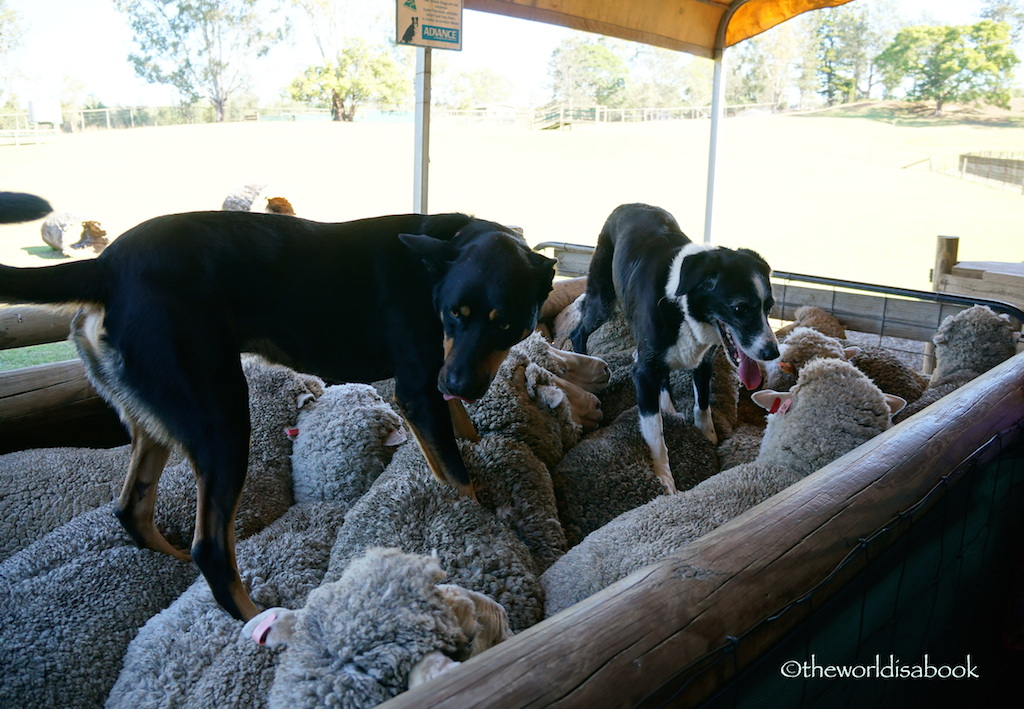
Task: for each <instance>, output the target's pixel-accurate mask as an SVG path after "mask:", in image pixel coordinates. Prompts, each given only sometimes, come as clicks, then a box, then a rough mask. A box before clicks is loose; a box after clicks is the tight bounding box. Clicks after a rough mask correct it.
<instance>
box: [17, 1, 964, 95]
mask: <svg viewBox="0 0 1024 709" xmlns="http://www.w3.org/2000/svg"><path fill="white" fill-rule="evenodd" d="M368 1H369V0H364V2H368ZM624 1H625V0H624ZM898 2H899V6H900V8H901V13H902V14H903V16H904V17H905V18H906V19H907V20H910V21H912V22H918V21H925V20H927V21H929V22H937V23H943V24H968V23H972V22H975V21H976V20H977V19H978V14H979V12H980V10H981V8H982V0H898ZM7 7H8V8H9V9H11V10H14V11H15V12H16V13H17V14H18V15H19V17H20V24H21V27H22V29H23V32H24V34H23V46H22V47H21V48H20V49H19V50H17V51H16V52H15V53H14V54H13V55H12V56H11V57H10V60H11V62H12V64H13V66H14V69H15V73H14V75H13V77H12V78H11V80H10V83H11V85H12V88H13V89H14V90H15V93H16V94H17V95H18V96H19V97H21V99H22V101H23V102H27V101H28V100H31V99H33V98H38V99H44V98H58V97H60V96H61V94H62V87H63V86H64V84H65V81H67V80H68V79H70V80H71V81H73V82H76V83H78V84H79V85H81V86H83V87H84V88H85V95H86V96H89V95H91V96H94V97H96V98H98V99H99V100H101V101H102V102H103V103H104V104H105V105H108V106H116V105H121V106H131V105H149V106H156V105H173V104H175V103H176V102H177V95H176V92H175V91H174V90H173V89H171V88H169V87H166V86H160V85H153V84H147V83H146V82H145V81H143V80H142V79H139V78H138V77H136V76H135V73H134V70H133V69H132V67H131V65H130V64H129V63H128V60H127V56H128V54H129V53H130V52H131V51H132V49H133V47H132V41H131V40H132V33H131V29H130V28H129V26H128V23H127V21H126V20H125V17H124V16H123V15H121V14H120V13H118V12H117V11H116V10H115V9H114V3H113V0H7ZM294 24H295V25H297V27H296V30H297V32H296V33H295V39H294V40H293V42H292V43H291V44H289V45H285V46H279V47H276V48H274V49H273V50H272V51H271V52H270V54H269V55H268V56H267V57H265V58H263V59H260V60H258V61H256V62H255V63H254V66H253V74H254V76H255V77H257V79H256V81H257V83H256V84H255V85H254V86H253V89H254V92H255V93H256V94H257V96H259V97H260V98H261V100H263V101H273V100H274V99H275V98H277V97H278V95H279V93H280V91H281V89H282V88H283V87H284V86H286V85H287V84H288V83H289V82H290V81H291V79H293V78H294V77H296V76H298V75H299V74H300V73H301V72H302V70H303V69H305V68H306V67H308V66H310V65H312V64H315V63H318V61H319V54H318V53H317V51H316V49H315V47H314V46H313V45H312V42H311V41H310V39H309V36H308V34H306V33H305V32H304V31H303V29H302V28H301V27H299V25H301V24H302V17H301V16H299V15H296V16H295V22H294ZM571 34H572V32H571V31H570V30H566V29H564V28H560V27H555V26H552V25H546V24H543V23H537V22H530V21H527V20H518V19H514V18H508V17H503V16H500V15H494V14H490V13H483V12H475V11H472V10H466V11H465V13H464V17H463V49H462V51H461V52H459V53H458V56H457V57H453V58H451V59H450V60H448V64H449V66H450V68H451V69H452V70H454V71H470V70H473V69H476V68H484V67H486V68H490V69H492V70H493V71H495V72H497V73H499V74H502V75H505V76H507V77H508V78H509V79H511V80H512V81H513V83H514V85H515V87H516V90H515V95H514V97H513V101H514V102H516V103H520V104H530V103H543V102H544V101H545V100H546V96H547V95H548V92H547V83H548V82H547V65H548V59H549V57H550V55H551V52H552V50H553V49H554V48H555V47H556V46H557V44H558V43H559V42H560V41H561V40H562V39H564V38H566V37H568V36H570V35H571ZM391 39H392V38H391V37H381V38H379V39H376V38H371V40H372V41H380V42H384V41H390V40H391ZM403 51H409V52H410V53H412V52H414V50H413V49H411V48H409V49H407V50H406V49H403ZM435 56H436V54H435ZM22 108H24V106H23V107H22Z"/></svg>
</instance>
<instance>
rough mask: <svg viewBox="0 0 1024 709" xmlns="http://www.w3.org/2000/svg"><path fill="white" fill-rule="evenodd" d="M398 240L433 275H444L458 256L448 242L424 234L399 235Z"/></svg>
mask: <svg viewBox="0 0 1024 709" xmlns="http://www.w3.org/2000/svg"><path fill="white" fill-rule="evenodd" d="M398 240H399V241H401V242H402V244H404V245H405V247H406V248H407V249H409V250H410V251H412V252H413V253H414V254H416V255H417V256H419V257H420V258H421V259H422V260H423V263H424V264H425V265H426V267H427V270H428V271H430V272H431V273H432V274H434V275H438V274H440V273H444V272H445V270H447V268H448V266H449V265H451V263H452V262H453V261H455V259H456V257H457V256H458V250H457V249H456V248H455V247H454V246H453V245H452V243H451V242H450V241H441V240H440V239H435V238H434V237H432V236H427V235H426V234H399V235H398Z"/></svg>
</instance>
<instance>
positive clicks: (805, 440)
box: [541, 359, 903, 616]
mask: <svg viewBox="0 0 1024 709" xmlns="http://www.w3.org/2000/svg"><path fill="white" fill-rule="evenodd" d="M754 396H755V399H756V400H758V401H759V402H760V403H763V404H769V405H772V404H775V402H776V400H777V401H778V403H779V404H782V405H781V406H779V407H778V409H777V410H778V413H775V414H773V415H771V416H769V419H768V426H767V431H766V432H765V436H764V440H763V442H762V444H761V450H760V453H759V454H758V456H757V459H756V460H755V461H754V462H752V463H746V464H742V465H738V466H736V467H734V468H732V469H730V470H726V471H724V472H721V473H719V474H717V475H714V476H712V477H710V478H708V479H707V480H705V481H704V482H702V483H700V484H699V485H696V486H695V487H693V488H691V489H690V490H687V491H685V492H680V493H678V494H675V495H660V496H658V497H656V498H655V499H653V500H652V501H651V502H648V503H647V504H646V505H644V506H642V507H638V508H636V509H634V510H630V511H629V512H626V513H624V514H622V515H621V516H619V517H617V518H616V519H614V520H612V521H611V522H610V523H608V524H607V525H605V526H604V527H602V528H600V529H598V530H596V531H594V532H592V533H591V534H590V535H589V536H587V537H586V538H585V539H584V540H583V541H582V542H581V543H580V544H578V545H577V546H575V547H573V548H571V549H570V550H569V551H568V552H567V553H566V555H565V556H563V557H562V558H561V559H559V560H558V561H557V562H555V563H554V564H553V565H552V566H551V568H549V569H548V570H547V571H546V572H545V573H544V574H543V575H542V576H541V584H542V585H543V587H544V592H545V596H546V602H545V608H544V613H545V616H550V615H553V614H555V613H558V612H559V611H561V610H563V609H565V608H567V607H568V606H570V605H572V604H574V603H576V602H578V601H580V600H583V599H584V598H586V597H587V596H589V595H591V594H593V593H596V592H597V591H599V590H601V589H602V588H604V587H606V586H608V585H609V584H611V583H614V582H615V581H617V580H619V579H621V578H623V577H625V576H626V575H628V574H630V573H632V572H633V571H636V570H637V569H640V568H641V567H643V566H646V565H647V564H650V563H653V562H655V561H657V560H659V559H662V558H664V557H665V556H667V555H669V554H672V553H674V552H676V551H678V550H679V549H680V548H682V547H683V546H684V545H686V544H688V543H689V542H691V541H693V540H694V539H696V538H697V537H699V536H701V535H703V534H706V533H707V532H709V531H711V530H712V529H714V528H715V527H718V526H720V525H721V524H724V523H725V522H726V521H728V520H730V519H732V518H733V517H735V516H737V515H739V514H740V513H741V512H743V511H745V510H747V509H749V508H751V507H753V506H754V505H756V504H758V503H760V502H762V501H764V500H766V499H767V498H769V497H771V496H772V495H774V494H775V493H777V492H779V491H780V490H782V489H784V488H786V487H788V486H789V485H792V484H793V483H795V482H796V481H797V480H800V479H801V478H803V477H805V476H807V475H809V474H810V473H812V472H814V471H815V470H818V469H819V468H821V467H822V466H824V465H826V464H827V463H829V462H831V461H832V460H834V459H836V458H838V457H839V456H841V455H843V454H845V453H847V452H849V451H850V450H853V449H854V448H856V447H857V446H859V445H860V444H861V443H863V442H865V441H867V440H869V439H870V438H872V437H874V436H876V435H877V434H879V433H881V432H882V431H885V430H886V429H888V428H889V427H890V426H891V425H892V424H891V415H892V412H893V411H898V410H899V407H900V406H902V405H903V402H902V400H900V399H899V398H898V397H891V396H888V395H884V394H883V393H882V392H881V391H880V390H879V389H878V387H877V386H875V385H874V384H872V383H871V381H870V380H869V379H868V378H867V376H865V375H864V374H863V373H862V372H860V371H858V370H857V369H856V368H855V367H854V366H853V365H852V364H850V363H849V362H846V361H845V360H839V359H819V360H815V361H813V362H811V363H810V364H808V365H807V366H806V367H805V368H804V369H803V371H802V372H801V373H800V377H799V380H798V382H797V385H796V386H795V387H793V390H792V392H790V393H789V394H780V393H777V392H772V391H768V390H763V391H761V392H757V393H756V394H755V395H754ZM784 400H785V403H784ZM772 408H776V407H775V406H772ZM787 409H788V410H787Z"/></svg>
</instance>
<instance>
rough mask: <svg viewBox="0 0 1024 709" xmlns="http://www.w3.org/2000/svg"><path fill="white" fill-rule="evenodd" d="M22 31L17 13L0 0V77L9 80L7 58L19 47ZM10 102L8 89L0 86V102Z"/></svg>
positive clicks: (3, 0) (10, 69)
mask: <svg viewBox="0 0 1024 709" xmlns="http://www.w3.org/2000/svg"><path fill="white" fill-rule="evenodd" d="M21 38H22V29H21V25H20V24H19V22H18V13H16V12H15V11H14V10H12V9H10V8H9V7H8V6H7V0H0V77H3V78H10V77H11V76H12V75H13V73H14V72H13V70H12V68H11V67H10V66H9V65H8V56H9V55H10V53H11V52H13V51H14V50H15V49H17V48H18V47H20V46H21ZM9 100H10V96H9V95H8V88H7V87H6V86H4V85H3V84H0V101H3V102H7V101H9Z"/></svg>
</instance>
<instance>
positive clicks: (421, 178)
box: [412, 47, 431, 214]
mask: <svg viewBox="0 0 1024 709" xmlns="http://www.w3.org/2000/svg"><path fill="white" fill-rule="evenodd" d="M430 51H431V50H430V47H417V48H416V145H415V148H414V151H413V159H414V165H413V185H412V201H413V207H412V209H413V211H414V212H416V213H418V214H426V213H427V187H428V183H429V177H430V59H431V58H430Z"/></svg>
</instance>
